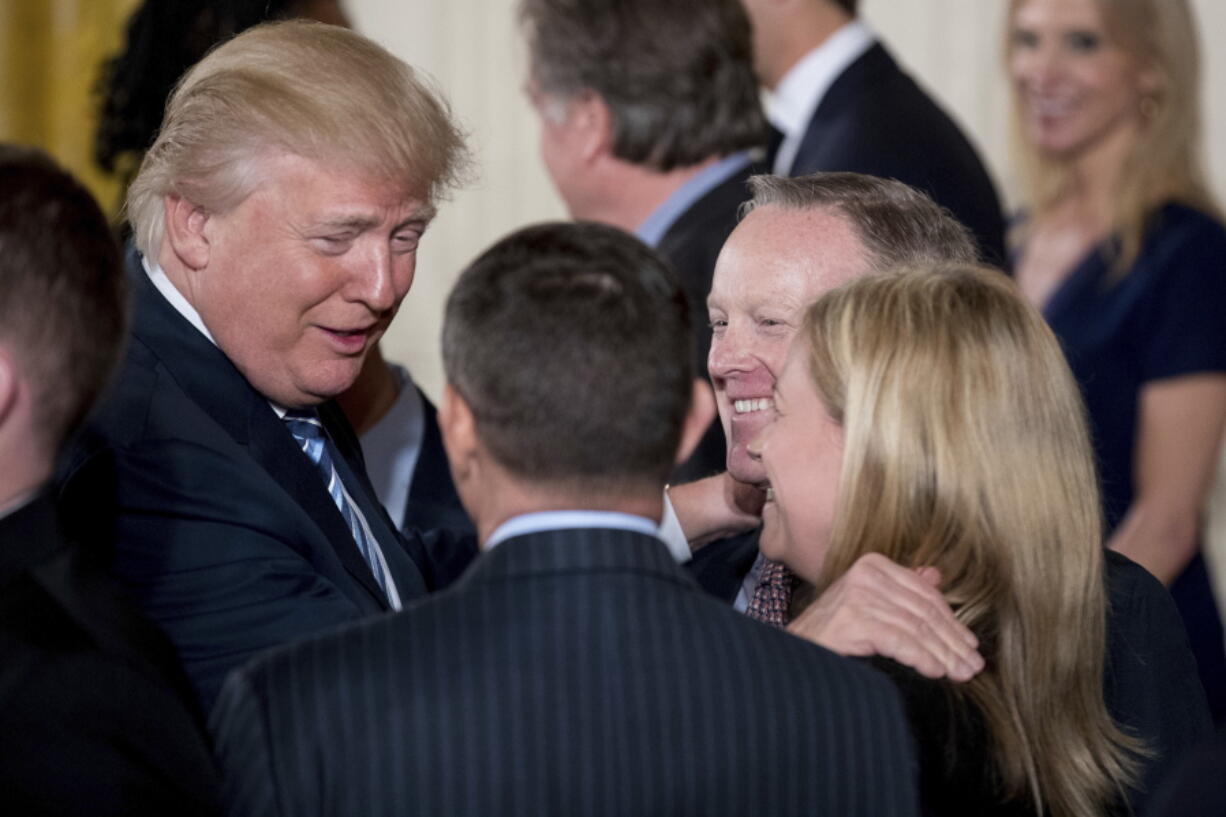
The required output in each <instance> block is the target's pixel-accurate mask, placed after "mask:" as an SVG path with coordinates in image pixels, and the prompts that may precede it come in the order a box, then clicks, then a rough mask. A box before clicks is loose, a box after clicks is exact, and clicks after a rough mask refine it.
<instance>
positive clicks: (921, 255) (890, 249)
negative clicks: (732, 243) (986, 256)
mask: <svg viewBox="0 0 1226 817" xmlns="http://www.w3.org/2000/svg"><path fill="white" fill-rule="evenodd" d="M749 192H750V195H751V198H750V200H749V201H748V202H746V203H745V204H744V205H742V211H743V213H748V212H750V211H751V210H754V209H755V208H758V207H763V206H766V205H775V206H777V207H784V208H788V209H791V210H806V209H810V208H825V209H830V210H833V211H835V212H837V213H838V214H839V215H841V216H843V217H844V218H846V219H847V221H848V223H849V224H850V225H851V226H852V229H854V230H855V231H856V235H857V236H858V237H859V239H860V242H861V243H862V244H863V245H864V248H865V249H866V250H868V253H869V262H870V263H871V264H872V266H873V268H874V269H876V270H884V269H888V268H890V267H897V266H907V267H917V266H924V265H929V264H941V263H963V264H974V263H976V262H977V261H978V259H979V251H978V250H977V249H976V245H975V239H974V238H973V237H972V236H971V232H970V230H968V229H967V228H966V226H965V225H963V224H962V223H961V222H960V221H958V220H957V219H956V218H954V216H953V214H952V213H950V212H949V210H947V209H945V208H944V207H942V206H941V205H939V204H937V203H936V202H935V201H933V200H932V198H931V197H930V196H928V195H927V194H926V193H924V192H923V191H920V190H916V189H915V188H914V187H911V186H910V185H906V184H903V183H902V182H900V181H897V180H895V179H882V178H878V177H877V176H867V175H865V174H863V173H812V174H810V175H808V176H797V177H795V178H787V177H784V176H769V175H762V176H753V177H751V178H750V180H749Z"/></svg>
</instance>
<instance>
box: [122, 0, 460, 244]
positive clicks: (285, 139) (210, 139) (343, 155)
mask: <svg viewBox="0 0 1226 817" xmlns="http://www.w3.org/2000/svg"><path fill="white" fill-rule="evenodd" d="M276 152H284V153H292V154H295V155H298V156H303V157H305V158H309V159H313V160H316V161H320V162H326V163H327V164H329V166H334V167H339V168H341V169H344V170H348V171H352V172H355V173H359V174H364V175H368V176H371V177H375V178H378V179H380V180H385V181H390V182H394V183H397V184H400V185H402V186H403V188H404V190H405V192H406V194H410V195H413V196H415V197H421V198H423V199H425V200H427V201H434V200H435V199H437V198H438V197H440V196H441V195H443V194H445V193H446V191H447V190H448V189H449V188H450V187H451V186H453V185H454V184H457V183H458V182H459V181H461V179H462V177H463V175H464V172H465V170H466V168H467V162H468V159H467V154H466V151H465V147H464V139H463V136H462V134H461V133H460V131H459V129H458V128H457V127H456V125H455V124H454V123H453V122H452V120H451V114H450V111H449V109H448V106H447V103H446V102H445V101H444V100H443V98H442V97H441V96H440V95H439V94H438V93H437V92H436V91H434V90H433V89H432V88H431V87H430V85H429V84H428V83H427V82H426V81H425V80H423V78H422V77H420V76H419V75H418V74H417V73H416V72H415V71H414V70H413V69H412V68H410V67H409V66H408V65H405V64H404V63H403V62H401V61H400V60H398V59H397V58H396V57H394V56H392V55H391V54H390V53H388V52H387V51H386V50H384V49H383V48H381V47H380V46H378V45H376V44H375V43H373V42H371V41H370V40H368V39H366V38H365V37H362V36H361V35H359V34H355V33H354V32H352V31H350V30H348V29H345V28H341V27H338V26H329V25H323V24H321V23H313V22H306V21H301V20H295V21H287V22H278V23H269V24H266V25H262V26H256V27H255V28H251V29H248V30H247V31H245V32H243V33H242V34H240V35H238V36H237V37H235V38H234V39H232V40H230V41H228V42H226V43H224V44H222V45H221V46H219V47H217V48H216V49H214V50H213V51H212V52H210V53H209V55H208V56H207V57H205V58H204V59H203V60H201V61H200V62H199V63H197V65H196V66H195V67H194V68H193V69H191V70H190V71H189V72H188V73H187V74H186V75H185V76H184V77H183V79H182V81H181V82H180V83H179V85H178V87H177V88H176V89H175V92H174V93H173V94H172V95H171V97H170V101H169V102H168V103H167V105H166V116H165V118H164V119H163V121H162V127H161V130H160V131H159V132H158V136H157V139H156V141H154V143H153V146H152V147H151V148H150V149H149V151H148V153H147V154H146V155H145V159H144V161H143V162H142V163H141V168H140V172H139V173H138V174H137V176H136V178H135V179H134V180H133V182H132V186H131V188H130V190H129V193H128V217H129V219H130V221H131V222H132V227H133V232H134V233H135V237H136V244H137V247H139V248H140V250H141V251H142V252H143V253H145V254H146V255H149V254H151V253H152V254H154V255H156V253H157V251H158V249H159V247H160V245H161V241H162V234H163V230H164V223H163V203H162V202H163V199H164V197H165V196H167V195H169V194H172V193H176V194H179V195H181V196H183V197H184V198H186V199H187V200H189V201H191V202H193V203H194V204H198V205H200V206H202V207H204V208H205V209H206V210H209V211H211V212H225V211H227V210H229V209H231V208H233V207H235V206H237V205H238V204H239V203H241V202H242V201H243V200H244V199H245V198H246V197H247V196H248V195H250V194H251V193H252V192H253V191H254V189H255V187H256V186H257V185H258V184H259V183H260V181H261V180H262V177H261V173H260V164H261V163H260V159H261V158H262V157H265V156H268V155H269V154H271V153H276Z"/></svg>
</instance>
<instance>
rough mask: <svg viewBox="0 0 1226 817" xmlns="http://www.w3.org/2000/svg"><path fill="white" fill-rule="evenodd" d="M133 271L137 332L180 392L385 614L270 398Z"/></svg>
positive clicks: (342, 527) (357, 556) (375, 587)
mask: <svg viewBox="0 0 1226 817" xmlns="http://www.w3.org/2000/svg"><path fill="white" fill-rule="evenodd" d="M130 271H131V272H132V275H133V277H134V278H135V281H134V287H135V289H136V298H137V304H138V306H137V310H136V320H135V328H134V334H135V335H136V336H137V337H138V338H140V339H141V340H142V341H144V342H146V343H147V344H148V345H149V346H150V347H151V348H153V349H157V350H163V349H171V350H173V353H172V354H167V355H160V358H161V361H162V364H163V365H164V366H165V367H166V368H167V370H168V371H169V372H170V373H171V375H172V376H173V377H174V379H175V381H176V382H177V383H178V384H179V387H180V388H182V389H183V391H184V392H185V393H186V394H187V395H188V396H189V397H190V398H192V400H193V401H195V402H196V404H197V405H199V406H200V407H201V408H202V409H204V411H205V412H206V413H207V414H208V415H209V417H210V418H211V419H212V420H213V421H214V422H216V423H217V424H218V425H219V426H220V427H221V428H222V429H223V430H225V432H226V433H227V434H229V436H230V437H231V438H233V439H234V441H235V442H237V443H238V444H240V445H243V446H245V447H246V448H247V451H248V453H250V455H251V457H252V459H254V460H255V461H256V462H257V463H258V464H259V465H260V466H261V467H262V468H263V469H264V470H265V471H267V472H268V474H269V475H270V476H271V477H272V478H273V479H274V480H276V481H277V483H278V484H279V485H280V486H281V487H282V488H283V489H284V490H285V492H286V493H288V494H289V495H290V496H291V497H293V499H294V500H295V501H296V502H297V503H298V505H299V506H300V507H301V508H302V510H303V512H304V513H305V514H306V515H307V516H308V517H310V519H311V521H313V522H314V523H315V525H316V527H317V528H318V529H319V531H320V534H321V535H320V537H319V540H318V541H317V543H316V544H317V547H319V548H326V552H328V553H331V554H333V555H334V556H335V557H336V558H339V559H340V561H341V563H342V564H343V565H344V566H345V570H346V571H347V572H348V573H349V574H350V576H352V577H353V578H354V579H355V580H356V581H357V582H358V584H360V585H361V586H362V587H363V588H364V589H365V590H366V591H367V592H368V593H369V594H370V595H371V596H372V597H373V599H374V600H375V602H376V603H377V604H378V606H379V608H380V609H387V608H388V604H387V599H386V597H385V595H384V594H383V591H382V590H381V589H380V588H379V585H378V584H377V583H376V582H375V578H374V576H373V575H372V574H371V572H370V567H369V566H367V564H366V561H365V559H363V558H362V554H361V553H360V552H359V551H358V548H357V544H356V543H354V542H353V535H352V534H351V533H350V532H349V527H348V526H347V525H346V524H345V520H344V518H343V517H342V516H341V514H340V512H339V511H338V510H337V509H336V505H335V504H333V502H332V498H331V497H330V496H329V495H328V492H327V489H326V487H325V486H324V483H323V480H322V479H321V478H320V476H319V472H318V471H317V470H316V469H315V468H314V466H313V465H312V464H311V462H310V461H309V460H308V459H307V458H306V455H305V454H303V453H302V450H301V449H300V448H299V447H298V446H297V444H296V443H295V442H294V438H293V435H291V434H290V433H289V430H288V429H287V428H286V427H285V424H284V423H282V422H281V420H280V419H279V418H278V417H277V415H276V414H275V413H274V412H273V410H272V407H271V406H270V405H269V404H268V400H267V399H266V398H265V397H264V396H263V395H261V394H260V393H259V392H257V391H256V390H255V389H254V388H252V386H251V384H250V383H248V382H247V379H246V378H245V377H243V375H242V373H241V372H239V370H238V369H237V368H235V366H234V364H233V363H231V362H230V359H229V358H227V357H226V356H225V354H224V353H223V352H222V351H221V350H220V349H218V348H217V347H216V346H215V345H214V344H213V343H211V342H210V341H209V339H208V338H206V337H204V336H203V335H202V334H200V332H199V331H197V330H196V328H195V327H193V326H192V325H191V324H190V323H188V321H187V320H186V319H185V318H184V317H183V316H182V315H180V314H179V313H178V312H177V311H176V310H175V309H174V307H172V306H171V305H170V304H169V303H168V302H167V301H166V299H165V298H163V297H162V295H161V293H160V292H158V291H157V288H156V287H154V286H153V283H152V282H151V281H150V280H149V278H148V276H147V275H145V274H144V271H143V270H142V269H141V268H140V266H139V262H137V265H136V267H135V268H134V269H131V270H130ZM363 510H364V511H365V509H363ZM376 536H378V534H376ZM383 544H384V539H380V545H381V546H383ZM397 578H398V577H397ZM419 578H420V577H419Z"/></svg>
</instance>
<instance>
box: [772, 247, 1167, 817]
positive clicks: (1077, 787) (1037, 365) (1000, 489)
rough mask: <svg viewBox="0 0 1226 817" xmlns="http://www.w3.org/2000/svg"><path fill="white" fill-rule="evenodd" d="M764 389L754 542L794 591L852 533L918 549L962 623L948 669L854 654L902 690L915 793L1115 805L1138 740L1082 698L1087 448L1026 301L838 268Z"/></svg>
mask: <svg viewBox="0 0 1226 817" xmlns="http://www.w3.org/2000/svg"><path fill="white" fill-rule="evenodd" d="M775 407H776V410H777V412H778V418H777V419H776V421H775V422H774V423H773V425H771V426H770V427H769V428H767V429H766V430H765V431H764V432H763V433H762V435H761V436H760V437H759V439H758V440H757V441H756V442H755V444H754V446H753V450H754V451H755V453H756V454H757V455H758V456H760V457H761V459H762V461H763V464H764V466H765V469H766V472H767V475H768V478H769V481H770V488H771V498H770V499H769V500H768V502H767V505H766V508H765V510H764V517H768V516H769V517H774V518H773V519H766V522H767V524H766V526H765V531H767V532H768V533H767V535H766V536H764V537H763V540H762V543H761V548H762V552H763V553H764V554H765V555H766V556H767V557H768V558H771V559H776V560H779V561H782V562H784V563H786V564H787V565H788V567H790V568H791V569H792V570H793V571H794V572H796V573H797V574H798V575H799V576H800V577H801V578H802V579H804V580H805V581H806V582H808V583H810V584H811V585H812V595H810V596H809V600H812V599H813V598H816V597H817V596H820V594H821V593H822V591H823V590H824V589H825V588H826V587H828V586H829V585H830V584H831V583H832V582H834V581H835V580H836V579H838V578H839V577H840V576H841V575H842V574H843V573H844V572H845V571H846V570H847V569H848V568H849V567H850V566H851V565H852V564H853V563H854V562H855V561H856V560H857V559H858V558H860V557H861V556H864V555H865V554H869V553H877V554H881V556H883V557H885V558H888V559H890V560H892V561H894V562H897V563H899V564H902V565H904V566H908V567H921V566H931V567H935V568H936V569H938V570H939V571H940V576H941V589H942V592H943V593H944V595H945V597H946V599H947V600H948V601H949V602H950V604H951V605H952V607H953V608H954V610H955V611H956V614H957V616H958V618H959V619H960V620H961V621H962V622H963V623H964V624H966V625H967V626H968V627H969V628H970V629H971V630H972V631H973V632H974V633H975V635H976V636H977V637H978V638H979V641H980V652H981V653H982V654H983V657H984V659H985V660H986V663H987V666H986V669H985V670H984V671H983V672H982V673H980V674H979V675H978V676H976V677H975V678H974V679H973V680H972V681H970V682H968V683H966V684H952V683H949V682H947V681H934V680H931V679H928V678H924V677H922V676H920V675H918V674H916V673H914V672H913V671H911V670H909V669H906V668H904V667H902V666H901V665H899V664H895V663H893V662H891V661H889V660H887V659H873V661H874V663H875V664H876V665H877V666H878V667H879V668H881V669H883V670H884V671H885V672H887V674H889V675H890V676H891V677H892V678H893V679H894V681H895V682H896V683H897V684H898V686H899V688H900V690H901V691H902V693H903V696H904V699H905V700H906V702H907V708H908V714H909V717H910V719H911V725H912V729H913V731H914V732H915V735H916V738H917V741H918V746H919V754H920V757H921V790H922V799H923V803H924V807H925V810H926V812H929V813H933V814H941V815H955V814H968V815H969V814H988V813H990V814H1000V815H1036V814H1044V815H1051V816H1052V817H1066V816H1067V817H1072V816H1073V815H1077V817H1084V815H1098V814H1107V813H1112V812H1114V811H1116V810H1117V809H1120V808H1121V804H1122V803H1123V802H1124V792H1125V791H1126V789H1127V788H1128V787H1129V785H1130V784H1131V783H1132V781H1133V779H1134V776H1135V767H1136V762H1135V759H1136V757H1137V753H1139V752H1143V747H1141V746H1140V745H1139V743H1138V742H1136V741H1134V740H1132V739H1130V738H1128V737H1127V736H1126V735H1125V734H1124V733H1123V732H1121V731H1120V730H1119V729H1118V728H1117V726H1116V725H1115V723H1114V722H1113V721H1112V720H1111V718H1110V716H1109V714H1108V712H1107V709H1106V705H1105V704H1104V701H1103V662H1104V651H1105V592H1104V577H1103V571H1104V566H1103V564H1104V555H1103V550H1102V529H1101V523H1100V511H1099V497H1098V492H1097V490H1096V488H1095V485H1096V480H1095V473H1094V466H1093V460H1092V456H1091V450H1090V443H1089V438H1088V434H1087V431H1086V424H1085V419H1084V416H1083V410H1082V406H1081V403H1080V399H1079V397H1078V393H1077V386H1076V383H1075V382H1074V381H1073V378H1072V376H1071V374H1070V372H1069V369H1068V366H1067V365H1066V364H1065V362H1064V359H1063V356H1062V354H1061V351H1060V347H1059V345H1058V344H1057V342H1056V340H1055V338H1054V337H1053V336H1052V333H1051V331H1050V330H1049V329H1048V328H1047V326H1046V325H1045V324H1044V322H1043V319H1042V318H1041V317H1040V316H1039V314H1038V313H1037V312H1036V311H1035V310H1034V309H1033V308H1031V307H1030V306H1028V305H1027V304H1026V303H1025V302H1024V301H1023V300H1022V299H1021V298H1020V297H1019V296H1018V295H1017V294H1016V293H1015V291H1014V288H1013V286H1012V284H1011V283H1010V282H1009V281H1008V279H1006V278H1004V277H1003V276H1001V275H1000V273H998V272H995V271H992V270H985V269H978V268H974V267H967V266H949V267H945V268H938V269H924V270H916V271H910V272H902V273H887V274H882V275H875V276H870V277H868V278H863V279H860V280H857V281H853V282H851V283H849V284H847V285H845V286H843V287H840V288H838V289H835V290H833V291H831V292H830V293H828V294H826V295H825V296H824V297H822V298H821V299H820V300H818V301H817V303H816V304H814V305H813V306H812V307H811V308H810V309H809V311H808V312H807V314H806V317H805V321H804V324H803V326H802V328H801V330H800V332H799V334H798V335H797V337H796V340H795V341H794V342H793V345H792V348H791V352H790V354H789V357H788V361H787V364H786V366H785V367H784V370H783V373H782V375H781V376H780V378H779V381H778V384H777V386H776V392H775ZM799 601H801V602H803V601H804V599H800V600H799Z"/></svg>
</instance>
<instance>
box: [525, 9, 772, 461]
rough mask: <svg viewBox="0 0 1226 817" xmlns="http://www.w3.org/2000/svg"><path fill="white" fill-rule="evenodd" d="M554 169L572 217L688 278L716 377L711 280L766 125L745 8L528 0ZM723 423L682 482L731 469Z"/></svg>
mask: <svg viewBox="0 0 1226 817" xmlns="http://www.w3.org/2000/svg"><path fill="white" fill-rule="evenodd" d="M520 19H521V21H522V23H523V28H524V32H525V35H526V38H527V43H528V51H529V61H530V66H531V67H530V72H529V81H528V88H529V95H530V96H531V99H532V103H533V106H534V107H535V108H536V111H537V113H538V114H539V117H540V124H541V128H540V149H541V155H542V158H543V160H544V163H545V167H546V168H547V170H548V171H549V175H550V176H551V177H552V179H553V182H554V186H555V187H556V188H557V190H558V193H559V194H560V195H561V197H562V200H563V201H564V202H565V204H566V208H567V210H568V211H569V213H570V215H571V217H572V218H575V219H586V220H591V221H600V222H603V223H605V224H612V225H613V226H615V227H620V228H622V229H623V230H626V231H627V232H631V233H634V234H635V235H637V236H638V237H639V238H640V239H642V240H643V241H644V242H645V243H647V244H648V245H650V246H652V247H655V248H656V249H658V250H659V251H660V254H661V255H662V256H663V257H664V258H665V259H666V260H667V261H668V262H669V263H671V264H672V265H673V268H674V269H676V270H677V272H678V273H679V274H680V277H681V284H682V287H683V288H684V290H685V293H686V297H687V299H688V302H689V305H690V316H691V326H692V330H693V333H694V344H693V348H694V365H695V370H696V371H698V372H699V373H704V372H705V367H706V359H707V350H708V349H709V348H710V344H711V332H710V329H709V328H708V327H707V322H706V299H707V292H708V291H709V290H710V288H711V273H712V271H713V270H714V268H715V259H716V257H717V256H718V255H719V249H720V247H722V246H723V243H724V239H726V238H727V237H728V234H729V233H730V232H732V228H733V227H735V226H736V218H737V208H738V207H740V205H741V202H743V201H745V199H746V198H747V197H748V192H747V190H746V188H745V182H746V180H747V179H748V178H749V175H750V173H751V172H753V171H754V168H753V167H752V163H751V158H752V156H751V149H754V148H758V147H761V146H763V145H765V143H766V138H767V124H766V120H765V118H764V116H763V114H762V109H761V104H760V102H759V99H758V88H757V82H756V80H755V78H754V75H753V62H752V48H751V34H750V30H749V20H748V19H747V18H746V16H745V11H744V9H742V8H741V7H740V4H739V2H738V0H630V1H629V2H625V1H624V0H622V1H619V2H613V0H582V2H579V1H578V0H522V2H521V4H520ZM723 462H724V439H723V433H722V430H721V428H720V426H719V423H713V424H712V426H711V429H710V432H709V434H708V435H707V436H706V437H704V439H703V441H702V442H701V443H700V444H699V447H698V449H697V450H696V451H695V453H694V455H693V456H692V457H691V458H690V459H689V460H688V461H687V462H686V463H684V464H683V465H682V466H681V467H680V468H679V470H678V471H677V473H675V474H674V475H673V476H674V480H676V481H683V480H688V479H694V478H698V477H704V476H707V475H709V474H713V473H716V472H718V471H721V470H722V469H723Z"/></svg>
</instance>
